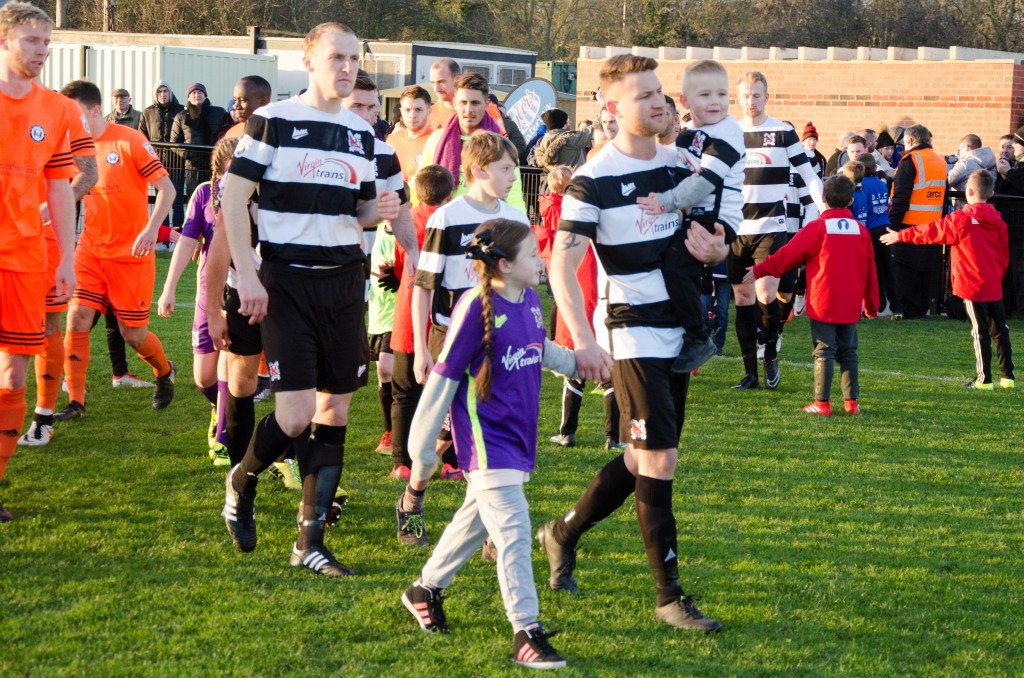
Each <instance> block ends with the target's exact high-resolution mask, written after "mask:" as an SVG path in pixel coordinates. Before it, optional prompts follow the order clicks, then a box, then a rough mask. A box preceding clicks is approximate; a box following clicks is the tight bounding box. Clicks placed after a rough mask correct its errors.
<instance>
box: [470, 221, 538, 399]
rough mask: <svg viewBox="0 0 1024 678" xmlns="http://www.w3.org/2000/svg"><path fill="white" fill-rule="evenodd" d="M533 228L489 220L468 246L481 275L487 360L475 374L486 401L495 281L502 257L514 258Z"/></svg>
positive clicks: (516, 223) (489, 381) (489, 383)
mask: <svg viewBox="0 0 1024 678" xmlns="http://www.w3.org/2000/svg"><path fill="white" fill-rule="evenodd" d="M532 236H533V231H532V230H531V229H530V228H529V227H528V226H526V225H525V224H522V223H519V222H518V221H512V220H510V219H490V220H488V221H485V222H483V223H482V224H480V225H479V226H478V227H477V229H476V231H475V232H474V237H473V242H472V244H470V246H469V247H468V248H466V256H468V257H469V258H470V259H473V270H474V271H476V274H477V276H478V277H479V278H480V287H481V288H482V289H481V292H480V305H481V307H482V309H483V318H484V340H483V349H484V359H483V361H482V362H481V363H480V369H479V370H478V371H477V373H476V377H475V379H476V397H477V399H478V400H486V399H487V398H489V397H490V396H491V359H492V358H493V353H494V332H495V330H496V329H497V328H495V326H494V288H493V286H492V281H493V280H494V279H495V278H498V279H501V277H502V275H501V270H500V269H499V268H498V261H499V260H500V259H507V260H509V261H515V259H516V258H517V257H518V256H519V248H520V245H521V244H522V243H523V241H524V240H526V238H527V237H532Z"/></svg>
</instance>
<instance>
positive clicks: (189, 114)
mask: <svg viewBox="0 0 1024 678" xmlns="http://www.w3.org/2000/svg"><path fill="white" fill-rule="evenodd" d="M230 125H231V116H229V115H228V112H227V111H226V110H224V109H223V108H221V107H220V106H213V105H211V104H210V100H209V99H207V100H206V101H204V102H203V103H202V104H201V105H199V106H194V105H192V104H188V105H187V106H185V109H184V110H183V111H181V112H180V113H178V115H176V116H174V126H173V127H172V128H171V143H174V144H185V145H186V146H213V145H214V144H216V143H217V141H218V140H219V139H220V138H221V136H223V135H224V132H226V131H227V129H228V127H229V126H230ZM184 157H185V161H186V167H187V168H189V169H196V168H200V167H201V168H202V169H209V158H210V154H209V153H208V152H206V151H200V152H190V151H185V152H184Z"/></svg>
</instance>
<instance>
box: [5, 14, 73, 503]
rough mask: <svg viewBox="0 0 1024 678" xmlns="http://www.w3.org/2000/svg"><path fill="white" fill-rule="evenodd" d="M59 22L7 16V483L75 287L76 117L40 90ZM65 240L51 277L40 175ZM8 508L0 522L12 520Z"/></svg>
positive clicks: (58, 232) (60, 239) (61, 241)
mask: <svg viewBox="0 0 1024 678" xmlns="http://www.w3.org/2000/svg"><path fill="white" fill-rule="evenodd" d="M52 29H53V22H52V21H51V20H50V17H49V16H48V15H47V14H46V12H44V11H43V10H41V9H39V8H38V7H36V6H34V5H31V4H29V3H26V2H9V3H7V4H6V5H4V7H3V8H0V120H3V121H4V144H3V162H2V163H0V479H2V478H3V476H4V472H5V471H6V470H7V463H8V462H9V461H10V459H11V457H12V456H14V450H15V448H16V446H17V441H18V433H19V431H20V430H21V425H22V422H23V421H24V419H25V410H26V409H27V406H26V404H25V378H26V374H27V373H28V357H29V356H30V355H36V354H40V353H42V352H43V350H44V345H45V342H46V329H45V327H46V320H45V318H46V291H47V290H48V289H50V287H55V288H56V290H57V295H56V298H55V300H56V301H61V300H63V299H67V297H68V295H69V294H71V292H72V290H74V287H75V275H74V270H73V267H72V264H71V252H72V249H73V248H74V238H75V230H74V229H75V225H74V196H73V194H72V191H71V184H70V183H69V181H68V180H69V179H71V177H73V176H74V174H75V163H74V160H73V159H72V157H71V146H70V143H69V141H68V120H67V109H65V108H64V107H63V106H61V105H60V104H59V103H58V102H57V99H58V96H57V95H56V94H55V93H53V92H50V91H49V90H47V89H45V88H43V87H40V86H39V85H37V84H36V83H35V78H36V77H37V76H38V75H39V73H40V72H41V71H42V68H43V64H44V63H45V62H46V57H47V55H48V54H49V44H50V33H51V31H52ZM40 175H42V176H43V177H44V179H45V182H46V195H45V198H46V203H47V206H48V211H49V216H50V220H51V221H52V222H53V228H54V230H55V232H56V235H57V243H58V246H59V250H60V256H61V261H60V264H59V265H58V266H57V269H56V273H55V274H54V275H50V274H48V272H47V265H46V259H47V252H46V242H45V236H44V234H43V219H42V217H41V216H40V213H39V202H40V195H39V184H38V181H39V176H40ZM12 519H13V518H12V516H11V514H10V512H8V511H7V510H6V509H5V508H4V506H3V503H0V523H5V522H8V521H10V520H12Z"/></svg>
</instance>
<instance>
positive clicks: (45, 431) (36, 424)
mask: <svg viewBox="0 0 1024 678" xmlns="http://www.w3.org/2000/svg"><path fill="white" fill-rule="evenodd" d="M36 416H37V417H38V416H39V415H36ZM48 419H49V420H50V423H49V424H46V423H43V422H41V421H38V420H37V419H35V418H33V420H32V423H31V424H29V425H28V430H27V431H25V433H24V434H23V435H22V436H21V437H20V438H18V445H20V446H22V447H42V446H43V445H47V444H49V442H50V439H51V438H53V415H50V416H49V417H48Z"/></svg>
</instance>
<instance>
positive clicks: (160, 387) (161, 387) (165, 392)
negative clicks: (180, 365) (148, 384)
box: [153, 360, 177, 410]
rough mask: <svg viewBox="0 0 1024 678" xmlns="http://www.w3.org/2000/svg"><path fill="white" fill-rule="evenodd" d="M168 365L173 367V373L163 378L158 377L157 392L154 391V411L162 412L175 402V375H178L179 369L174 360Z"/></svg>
mask: <svg viewBox="0 0 1024 678" xmlns="http://www.w3.org/2000/svg"><path fill="white" fill-rule="evenodd" d="M167 364H168V365H170V366H171V371H170V372H168V373H167V374H165V375H164V376H162V377H157V380H156V390H155V391H153V409H154V410H162V409H164V408H166V407H167V406H168V405H170V404H171V401H172V400H174V375H175V374H177V368H176V367H175V365H174V361H173V360H168V361H167Z"/></svg>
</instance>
